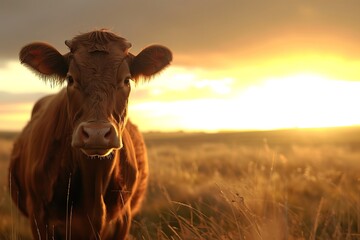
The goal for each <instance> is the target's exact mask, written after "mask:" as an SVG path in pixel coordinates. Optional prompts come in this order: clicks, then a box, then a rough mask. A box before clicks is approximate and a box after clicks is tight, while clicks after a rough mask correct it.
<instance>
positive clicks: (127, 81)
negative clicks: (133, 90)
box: [124, 77, 131, 85]
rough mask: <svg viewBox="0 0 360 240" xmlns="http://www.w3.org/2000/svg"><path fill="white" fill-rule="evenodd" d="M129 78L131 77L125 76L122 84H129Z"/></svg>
mask: <svg viewBox="0 0 360 240" xmlns="http://www.w3.org/2000/svg"><path fill="white" fill-rule="evenodd" d="M130 80H131V78H129V77H127V78H125V80H124V84H125V85H129V84H130Z"/></svg>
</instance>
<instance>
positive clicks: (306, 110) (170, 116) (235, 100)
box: [130, 73, 360, 131]
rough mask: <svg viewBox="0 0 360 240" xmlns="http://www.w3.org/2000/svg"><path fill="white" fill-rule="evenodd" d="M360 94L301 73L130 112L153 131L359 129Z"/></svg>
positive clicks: (351, 86) (357, 88) (353, 86)
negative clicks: (358, 105) (142, 117)
mask: <svg viewBox="0 0 360 240" xmlns="http://www.w3.org/2000/svg"><path fill="white" fill-rule="evenodd" d="M219 82H221V80H220V81H219ZM230 83H233V82H232V81H230ZM229 87H231V85H229ZM359 93H360V82H350V81H339V80H330V79H327V78H326V77H323V76H321V75H316V74H311V73H301V74H296V75H291V76H287V77H283V78H269V79H267V80H264V81H263V82H261V83H259V84H257V85H254V86H251V87H248V88H246V89H244V90H242V91H238V92H237V94H229V95H223V97H221V98H219V97H218V98H216V97H214V98H203V99H194V100H186V101H180V100H179V101H172V102H161V101H157V102H146V103H140V104H135V105H133V106H132V108H131V110H130V112H131V113H132V117H133V118H135V119H140V115H142V114H144V115H145V116H147V117H148V119H151V121H149V122H148V124H149V125H148V126H147V127H149V129H159V130H160V129H162V130H164V131H166V130H168V129H173V130H174V126H177V128H175V130H181V129H187V130H199V129H201V130H205V131H217V130H234V129H241V130H244V129H258V130H260V129H263V130H265V129H279V128H294V127H295V128H308V127H333V126H348V125H358V124H360V112H359V111H356V109H354V106H355V105H356V103H358V102H360V94H359ZM189 94H190V93H189ZM191 94H192V93H191ZM145 130H148V129H145Z"/></svg>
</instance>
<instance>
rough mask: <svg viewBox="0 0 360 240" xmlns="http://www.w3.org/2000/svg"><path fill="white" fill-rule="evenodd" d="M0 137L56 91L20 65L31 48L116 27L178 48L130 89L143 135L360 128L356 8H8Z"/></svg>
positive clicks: (334, 3)
mask: <svg viewBox="0 0 360 240" xmlns="http://www.w3.org/2000/svg"><path fill="white" fill-rule="evenodd" d="M0 6H1V7H0V29H1V38H0V130H11V131H19V130H21V129H22V128H23V127H24V126H25V124H26V122H27V121H28V119H29V117H30V112H31V108H32V106H33V104H34V102H35V101H36V100H37V99H39V98H40V97H41V96H44V95H47V94H50V93H56V92H57V91H58V90H59V89H60V88H61V87H60V88H59V87H58V88H54V87H51V86H49V84H46V83H44V82H43V81H42V80H40V79H38V78H37V76H36V75H34V74H33V73H32V72H30V71H29V70H28V69H27V68H26V67H24V66H22V65H21V64H20V63H19V60H18V53H19V51H20V49H21V47H22V46H24V45H26V44H28V43H31V42H35V41H44V42H48V43H50V44H51V45H53V46H54V47H56V48H57V49H58V50H59V51H60V52H61V53H66V51H67V47H66V46H65V44H64V41H65V40H66V39H71V38H73V37H74V36H76V35H78V34H80V33H84V32H87V31H91V30H94V29H99V28H109V29H110V30H112V31H113V32H115V33H117V34H118V35H120V36H122V37H125V38H126V39H128V40H129V41H130V42H131V43H132V46H133V47H132V48H131V52H132V53H133V54H137V53H138V52H140V51H141V49H142V48H144V47H146V46H147V45H150V44H154V43H157V44H162V45H164V46H167V47H168V48H170V49H171V50H172V52H173V55H174V60H173V62H172V64H171V66H170V67H168V68H167V69H166V70H165V71H163V72H162V73H161V74H160V75H158V76H157V77H156V78H154V79H153V80H152V81H150V82H149V83H144V84H139V85H136V86H133V89H132V93H131V96H130V106H129V115H130V118H131V119H132V121H133V122H135V123H136V124H137V125H139V127H140V129H141V130H143V131H179V130H183V131H210V132H211V131H228V130H265V129H281V128H302V127H331V126H352V125H360V111H357V109H358V107H357V104H358V103H360V70H359V69H360V44H359V43H360V14H359V12H360V1H358V0H349V1H347V0H343V1H339V0H252V1H249V0H226V1H225V0H195V1H180V0H171V1H169V0H154V1H148V0H133V1H119V0H117V1H115V0H105V1H100V0H86V1H85V0H77V1H73V0H72V1H69V0H63V1H53V0H34V1H25V0H22V1H21V0H18V1H16V0H15V1H5V0H0Z"/></svg>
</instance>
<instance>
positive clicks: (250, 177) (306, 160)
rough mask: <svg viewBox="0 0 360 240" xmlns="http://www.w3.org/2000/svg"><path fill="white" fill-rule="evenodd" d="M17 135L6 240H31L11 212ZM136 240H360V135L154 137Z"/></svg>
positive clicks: (1, 221)
mask: <svg viewBox="0 0 360 240" xmlns="http://www.w3.org/2000/svg"><path fill="white" fill-rule="evenodd" d="M15 136H16V134H11V133H2V134H1V138H0V173H1V174H0V176H1V178H0V187H1V193H0V194H1V195H0V216H1V217H0V239H31V238H30V231H29V228H28V223H27V220H26V219H23V218H22V217H21V216H20V215H19V213H18V212H17V211H16V209H15V207H13V206H12V205H11V203H10V196H9V193H8V190H7V180H6V178H7V167H8V159H9V153H10V149H11V147H12V142H13V139H14V137H15ZM145 139H146V143H147V146H148V155H149V164H150V174H151V176H150V181H149V189H148V194H147V198H146V201H145V202H144V205H143V208H142V212H141V213H140V214H139V215H138V216H136V217H135V219H134V221H133V225H132V231H131V233H132V238H133V239H360V234H359V233H360V161H359V160H360V129H359V128H333V129H307V130H304V129H303V130H300V129H297V130H281V131H268V132H236V133H234V132H224V133H211V134H207V133H181V132H179V133H146V134H145Z"/></svg>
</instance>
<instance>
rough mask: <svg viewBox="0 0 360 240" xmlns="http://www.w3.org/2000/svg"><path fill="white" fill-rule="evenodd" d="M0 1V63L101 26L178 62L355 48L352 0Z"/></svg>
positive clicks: (358, 19)
mask: <svg viewBox="0 0 360 240" xmlns="http://www.w3.org/2000/svg"><path fill="white" fill-rule="evenodd" d="M1 1H2V3H1V6H2V7H1V8H0V29H1V32H2V33H1V38H0V59H1V60H0V62H3V61H5V60H8V59H14V60H15V59H17V54H18V52H19V49H20V48H21V47H22V46H23V45H25V44H27V43H29V42H33V41H46V42H49V43H51V44H52V45H54V46H56V47H57V48H58V49H59V50H60V51H61V52H65V51H67V49H66V47H65V45H64V40H66V39H68V38H72V37H73V36H74V35H77V34H79V33H81V32H87V31H89V30H93V29H96V28H102V27H106V28H110V29H112V30H113V31H115V32H117V33H119V34H120V35H122V36H123V37H125V38H127V39H128V40H129V41H130V42H132V43H133V46H134V47H133V49H132V51H133V52H134V53H137V52H138V51H140V49H141V48H143V47H144V46H146V45H148V44H151V43H160V44H163V45H166V46H168V47H169V48H171V49H172V50H173V51H174V53H175V54H174V55H175V57H174V59H175V63H177V64H182V65H186V64H191V65H194V64H196V65H199V66H206V65H207V64H208V65H209V64H210V65H212V66H214V65H217V64H222V63H223V64H226V63H227V62H226V61H225V59H226V58H239V59H242V60H246V58H249V57H252V56H255V57H258V56H259V54H261V53H264V54H265V53H269V54H270V53H277V52H281V51H291V49H288V48H287V47H289V46H290V47H292V48H296V47H298V46H301V45H302V44H303V45H304V44H306V46H308V48H309V51H312V50H314V48H320V49H322V50H324V51H336V52H337V53H339V52H340V53H341V54H346V55H352V56H356V57H357V56H358V55H359V54H360V50H359V47H358V41H359V39H360V14H359V12H360V1H358V0H349V1H337V0H330V1H288V0H274V1H267V0H254V1H248V0H229V1H219V0H197V1H188V2H184V1H181V0H172V1H169V0H156V1H148V0H134V1H118V0H107V1H99V0H90V1H88V0H78V1H70V0H64V1H46V0H33V1H5V0H1ZM5 2H6V3H5ZM334 39H337V40H336V41H335V40H334ZM354 47H356V49H353V48H354ZM349 48H351V49H350V50H349ZM346 49H347V50H346ZM265 55H266V54H265ZM0 67H1V66H0Z"/></svg>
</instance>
